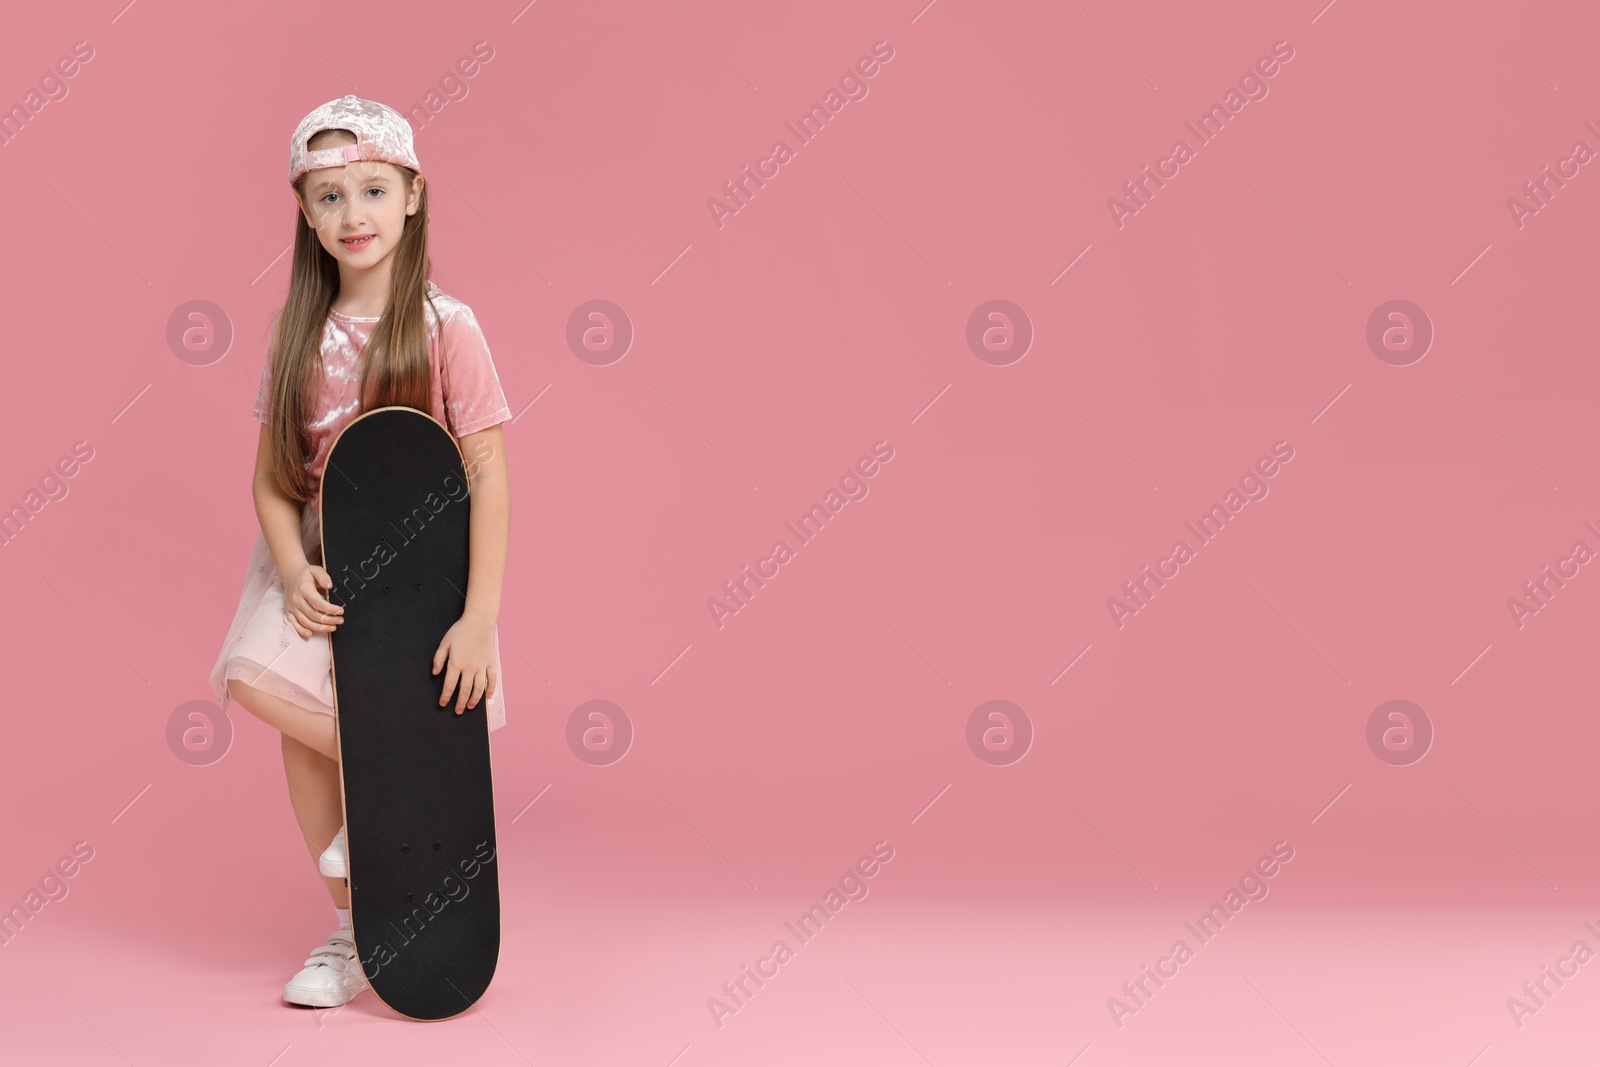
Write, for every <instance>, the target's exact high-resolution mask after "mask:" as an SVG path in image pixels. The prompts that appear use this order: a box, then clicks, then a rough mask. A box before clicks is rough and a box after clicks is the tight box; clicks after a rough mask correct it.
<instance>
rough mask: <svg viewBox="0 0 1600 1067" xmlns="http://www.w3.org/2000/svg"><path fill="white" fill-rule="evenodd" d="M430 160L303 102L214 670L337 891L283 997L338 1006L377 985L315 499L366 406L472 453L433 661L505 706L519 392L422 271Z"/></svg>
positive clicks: (349, 105) (366, 122)
mask: <svg viewBox="0 0 1600 1067" xmlns="http://www.w3.org/2000/svg"><path fill="white" fill-rule="evenodd" d="M420 169H421V168H420V165H419V164H418V163H417V158H416V154H415V152H414V150H413V148H412V134H411V126H410V124H409V123H407V122H406V120H405V119H404V118H403V117H402V116H401V115H400V114H399V113H398V112H395V111H394V110H392V109H390V108H388V107H385V106H384V105H383V104H380V103H376V102H375V101H371V100H362V99H359V98H358V97H356V96H354V95H350V96H345V97H343V98H342V99H339V100H331V101H329V102H328V103H326V104H323V105H322V106H321V107H319V108H317V109H316V110H315V111H313V112H311V114H309V115H307V116H306V117H305V118H304V119H303V120H301V122H300V125H299V127H298V128H297V129H296V130H295V132H294V138H293V140H292V141H291V142H290V145H289V184H290V186H291V187H292V188H293V189H294V193H295V199H296V201H297V203H298V205H299V210H298V212H297V214H296V216H295V240H294V261H293V263H292V265H291V267H290V273H289V294H288V298H287V300H286V301H285V302H284V306H283V308H282V309H281V311H280V312H279V315H278V317H277V319H276V320H275V322H274V328H273V331H272V340H271V344H270V351H269V354H268V358H267V363H266V366H265V368H264V369H263V371H262V375H261V384H260V388H259V391H258V392H257V395H256V404H255V411H254V417H255V418H256V419H257V420H258V421H259V422H261V437H260V443H259V445H258V446H257V452H256V467H255V476H254V490H253V491H254V496H255V507H256V516H257V518H258V519H259V520H260V523H261V530H260V532H259V533H258V534H257V535H256V542H255V548H254V550H253V551H252V552H251V555H250V564H249V567H248V569H247V570H246V572H245V586H244V594H243V595H242V596H241V597H240V600H239V610H238V613H237V614H236V615H235V616H234V620H233V625H232V626H231V627H230V628H229V630H228V635H227V638H226V640H225V641H224V642H223V646H222V652H221V654H220V655H219V656H218V657H217V663H216V666H215V667H213V668H212V671H211V687H212V689H213V690H214V691H215V692H216V695H217V699H218V700H219V701H220V702H221V705H222V707H223V708H226V707H227V705H228V701H229V699H230V698H231V699H235V700H237V701H238V702H239V703H240V704H241V705H243V706H244V707H245V708H246V709H247V710H249V711H250V712H251V713H252V714H254V715H256V716H257V717H258V718H260V719H261V720H262V721H263V722H266V723H267V724H268V725H270V726H272V727H273V728H275V729H277V730H279V731H281V732H282V734H283V767H284V773H285V775H286V776H287V778H288V784H289V798H290V801H291V802H292V803H293V806H294V813H295V818H296V819H298V820H299V823H300V832H301V835H302V836H303V837H305V839H306V844H307V846H308V847H309V848H310V851H311V855H312V857H313V858H314V859H316V860H317V865H318V869H319V871H320V872H321V873H322V874H323V876H324V881H325V884H326V885H327V888H328V892H329V893H331V894H332V896H333V902H334V910H335V913H336V914H337V917H338V922H339V929H337V930H336V931H334V933H333V935H332V936H330V937H329V938H328V943H327V944H326V945H322V946H319V947H318V948H316V949H315V950H313V951H312V953H311V957H310V958H309V959H308V960H306V963H305V968H304V969H303V970H302V971H301V972H300V973H299V974H297V975H295V976H294V977H293V978H291V979H290V980H289V982H288V984H287V985H286V986H285V987H284V999H285V1000H286V1001H288V1002H289V1003H291V1004H305V1005H310V1006H316V1007H334V1006H337V1005H341V1004H344V1003H346V1002H347V1001H349V1000H350V999H351V998H352V997H354V996H355V995H356V994H357V993H359V992H360V991H361V990H362V989H364V988H366V985H367V982H366V976H365V975H364V974H363V973H362V970H361V966H360V963H359V961H358V960H357V957H356V952H355V946H354V944H353V943H352V940H351V933H350V910H349V908H350V891H349V889H348V888H347V886H346V885H345V882H344V878H345V874H346V869H345V840H344V827H343V826H342V825H341V813H342V810H343V809H342V802H341V797H340V777H339V764H338V759H339V746H338V737H337V733H336V729H337V723H336V720H335V715H334V707H333V699H334V697H333V679H332V673H331V671H330V665H331V663H332V650H331V647H330V640H331V639H330V638H329V636H328V635H329V634H331V633H332V632H333V631H334V628H335V627H337V626H338V625H339V623H340V621H341V617H342V615H343V614H344V609H343V608H342V607H340V606H338V605H335V604H333V603H332V602H330V601H329V600H328V599H327V598H326V596H325V595H324V593H323V590H328V589H331V588H332V586H333V580H332V578H331V577H330V576H329V574H328V572H327V571H326V570H324V569H323V567H322V551H321V548H322V546H321V543H320V537H321V524H320V522H319V516H318V508H317V502H318V499H319V494H320V489H321V483H322V476H323V467H324V464H325V463H326V461H327V454H328V449H329V447H330V446H331V445H332V443H333V440H334V438H335V437H337V436H338V434H339V431H340V430H341V429H343V428H344V426H345V425H346V424H348V423H349V422H350V421H351V420H352V419H354V418H355V417H356V416H357V415H359V414H361V413H362V412H363V411H367V410H370V409H372V408H375V407H383V406H385V405H392V404H400V405H405V406H408V407H414V408H418V409H420V410H422V411H426V412H428V413H429V414H431V415H432V416H433V417H434V418H436V419H438V420H439V421H440V422H442V423H444V425H446V426H447V427H449V430H450V432H451V434H453V435H454V436H455V437H456V438H457V440H458V442H459V444H460V446H461V450H462V452H463V454H464V455H465V457H466V459H467V463H466V467H467V470H468V471H469V472H470V474H471V486H472V498H471V499H472V505H471V508H472V510H471V544H470V553H471V555H470V564H469V571H468V580H467V609H466V611H465V612H464V613H463V614H462V616H461V618H460V619H459V620H457V621H456V623H455V624H454V625H452V626H451V627H450V629H449V631H447V632H446V633H445V635H444V638H443V639H442V640H441V641H440V643H439V648H438V651H437V652H436V653H435V654H434V657H433V665H432V666H433V673H434V674H435V675H439V674H440V671H441V670H443V672H444V673H443V675H442V676H441V678H440V682H441V688H440V694H439V704H440V706H445V705H446V704H448V703H449V702H450V700H451V699H452V698H453V699H454V700H455V709H454V711H455V713H456V714H458V715H461V714H475V713H476V714H484V715H486V717H487V719H488V725H489V729H491V730H493V729H498V728H499V727H501V726H503V725H505V721H506V713H505V698H504V696H503V694H502V692H501V674H500V643H499V631H498V629H497V628H496V626H495V619H496V618H497V617H498V615H499V612H500V585H501V577H502V575H503V574H504V572H505V557H506V540H507V535H508V530H509V524H510V507H511V502H510V492H509V489H508V487H507V478H506V464H505V442H504V438H503V436H502V431H501V427H500V425H499V424H500V423H502V422H505V421H506V420H508V419H510V418H511V410H510V408H509V407H507V405H506V398H505V394H504V393H503V392H502V391H501V389H500V379H499V377H498V375H496V373H495V369H494V362H493V361H492V360H491V359H490V357H489V348H488V344H487V343H486V342H485V340H484V337H483V332H482V330H480V329H479V327H478V321H477V318H476V317H475V316H474V315H473V313H472V309H471V308H469V307H468V306H467V305H466V304H463V303H462V302H461V301H459V300H457V299H455V298H454V297H452V296H448V295H446V294H445V293H444V292H442V291H441V290H440V289H439V287H438V286H436V285H434V284H433V282H432V281H431V280H429V275H430V273H431V272H432V266H431V263H430V262H429V259H428V192H427V186H426V183H425V182H424V181H423V179H422V177H421V175H420V173H419V171H420ZM480 700H481V702H482V704H483V711H482V712H478V710H477V709H478V706H479V702H480Z"/></svg>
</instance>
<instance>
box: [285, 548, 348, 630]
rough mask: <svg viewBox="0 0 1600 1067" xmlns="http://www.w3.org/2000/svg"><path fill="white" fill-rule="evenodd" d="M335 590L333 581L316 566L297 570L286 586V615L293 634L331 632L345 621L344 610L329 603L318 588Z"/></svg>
mask: <svg viewBox="0 0 1600 1067" xmlns="http://www.w3.org/2000/svg"><path fill="white" fill-rule="evenodd" d="M318 586H321V587H322V588H323V589H332V588H333V578H332V576H330V575H329V574H328V572H327V571H325V570H323V569H322V568H321V567H319V566H317V565H316V564H315V563H309V562H308V563H306V564H305V566H303V567H300V568H298V569H297V570H295V571H294V572H293V573H292V574H291V575H290V576H289V580H288V581H286V582H284V583H283V613H284V614H285V615H287V616H289V621H290V622H291V623H293V624H294V632H295V633H297V634H299V635H300V636H301V637H310V636H311V635H312V634H314V633H332V632H333V628H334V627H335V626H337V625H339V623H341V622H343V621H344V618H343V616H344V608H342V607H340V606H339V605H338V604H334V603H332V602H330V601H329V600H328V599H327V598H325V597H324V596H323V595H322V594H321V593H319V592H318V591H317V587H318Z"/></svg>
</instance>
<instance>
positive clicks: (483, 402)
mask: <svg viewBox="0 0 1600 1067" xmlns="http://www.w3.org/2000/svg"><path fill="white" fill-rule="evenodd" d="M440 347H441V352H440V356H439V363H440V369H441V374H440V391H441V392H442V393H443V395H444V412H445V420H446V422H447V423H448V424H449V427H450V432H451V433H452V434H454V435H455V436H457V437H465V436H466V435H467V434H469V433H477V432H478V431H479V430H486V429H488V428H489V427H490V426H494V425H496V424H497V423H502V422H505V421H507V420H508V419H510V418H511V407H510V405H508V404H507V403H506V394H505V392H504V391H503V390H502V389H501V388H500V376H499V375H498V374H496V373H495V369H494V360H493V359H492V358H490V356H489V343H488V342H487V341H486V340H484V336H483V330H482V329H481V328H480V327H479V326H478V317H477V316H476V315H474V314H473V313H472V309H471V308H470V307H468V306H467V305H465V304H462V305H461V306H460V307H459V308H457V309H456V311H455V312H454V314H452V315H451V316H450V317H449V318H448V319H447V320H445V324H444V332H443V335H442V337H441V339H440Z"/></svg>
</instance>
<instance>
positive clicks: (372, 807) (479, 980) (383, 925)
mask: <svg viewBox="0 0 1600 1067" xmlns="http://www.w3.org/2000/svg"><path fill="white" fill-rule="evenodd" d="M470 504H471V499H470V485H469V482H468V479H467V475H466V471H465V469H464V465H463V463H462V457H461V450H460V447H459V446H458V445H457V443H456V440H455V438H454V437H452V436H451V435H450V432H449V431H448V430H447V429H445V427H444V426H443V425H441V424H440V423H439V421H438V420H437V419H435V418H433V417H432V416H430V415H428V414H426V413H424V412H421V411H418V410H416V409H415V408H408V407H381V408H375V409H373V410H372V411H368V412H366V413H364V414H362V415H359V416H357V417H356V418H355V419H353V420H351V421H350V423H349V424H348V425H346V426H345V427H344V429H343V430H341V431H340V433H339V435H338V436H337V437H336V438H335V439H334V442H333V446H332V447H331V448H330V449H329V451H328V460H327V463H326V466H325V469H324V471H323V475H322V499H321V504H320V516H319V518H320V521H321V524H322V555H323V567H324V568H326V569H327V571H328V574H329V576H330V577H332V579H333V583H334V584H333V589H331V590H329V591H328V592H327V593H326V594H325V595H326V596H327V598H328V599H329V600H330V601H332V602H333V603H335V604H339V605H341V606H343V607H344V621H342V622H341V623H340V624H339V625H338V626H337V627H335V628H334V630H333V632H332V633H331V634H329V635H328V636H329V640H330V643H331V647H332V652H333V664H334V670H333V691H334V707H335V711H336V713H337V720H338V738H339V757H340V764H339V766H340V769H341V774H342V777H343V787H344V788H343V794H344V815H345V836H346V842H347V845H346V849H347V851H346V855H347V857H348V862H349V867H348V870H349V879H348V881H349V886H350V920H351V926H352V927H353V934H354V938H355V944H356V951H357V953H358V955H359V957H360V959H361V967H362V970H363V972H365V974H366V976H367V981H368V983H369V984H370V985H371V986H372V991H373V993H374V994H375V995H376V996H377V997H378V999H379V1000H381V1001H383V1003H384V1004H386V1005H388V1006H389V1007H390V1008H391V1009H393V1010H394V1011H396V1012H398V1013H399V1014H401V1015H404V1016H407V1017H409V1018H412V1019H427V1020H432V1019H447V1018H450V1017H451V1016H454V1015H459V1014H461V1013H462V1012H464V1011H466V1010H467V1009H468V1008H469V1007H471V1006H472V1004H473V1003H474V1002H475V1001H476V1000H477V999H478V998H479V997H480V996H482V994H483V991H484V990H485V989H486V988H488V985H489V981H490V979H492V978H493V977H494V971H495V965H496V963H497V962H498V959H499V955H500V873H499V872H500V869H499V864H498V863H497V862H496V846H495V826H494V790H493V785H492V782H491V777H490V762H489V726H488V721H487V718H486V715H485V705H486V698H483V697H480V698H479V700H478V706H477V707H476V708H469V709H467V710H466V711H465V712H463V713H462V714H460V715H457V714H456V711H455V708H456V700H457V694H456V693H454V692H452V694H451V697H450V702H449V703H448V704H447V705H446V706H444V707H440V706H439V694H440V692H441V690H442V689H443V687H444V675H445V672H444V671H443V670H441V671H440V672H439V673H438V674H437V675H435V674H433V673H432V671H433V654H434V652H435V651H436V650H437V649H438V647H439V641H440V640H441V639H442V638H443V637H444V635H445V632H446V631H447V630H448V629H449V628H450V627H451V625H453V624H454V623H455V621H456V620H457V619H458V618H460V617H461V615H462V614H463V613H464V612H465V611H467V610H470V609H469V608H467V606H466V590H467V553H468V546H469V543H470V542H469V537H468V533H469V530H470V523H469V519H470V511H471V509H470Z"/></svg>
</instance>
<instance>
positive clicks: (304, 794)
mask: <svg viewBox="0 0 1600 1067" xmlns="http://www.w3.org/2000/svg"><path fill="white" fill-rule="evenodd" d="M228 691H229V692H230V693H232V694H233V698H234V699H235V700H237V701H238V702H239V704H240V706H242V707H243V708H244V709H245V710H247V711H249V712H250V713H252V714H253V715H255V716H256V717H257V718H259V719H260V720H261V721H263V722H265V723H266V724H267V725H269V726H272V727H274V728H275V729H277V730H278V731H279V732H281V733H282V734H283V773H284V777H285V778H286V779H287V781H288V784H289V801H290V803H291V804H292V805H293V806H294V815H295V818H296V819H297V820H298V821H299V823H300V834H301V836H302V837H304V838H305V841H306V848H307V849H308V850H309V851H310V853H311V859H312V863H313V866H315V863H316V860H317V859H318V858H320V857H321V855H322V852H323V850H324V849H326V848H327V847H328V846H329V845H330V844H332V843H333V838H334V835H335V834H337V833H338V832H339V827H340V826H342V825H344V808H343V801H342V798H341V795H340V784H339V739H338V734H337V732H336V730H337V724H336V723H335V722H334V718H333V716H331V715H323V714H321V713H319V712H315V711H310V710H308V709H306V708H302V707H301V706H300V705H298V704H293V703H291V702H289V701H287V700H284V699H283V698H282V697H279V696H274V695H273V694H271V693H266V692H263V691H261V690H259V689H256V688H255V687H254V686H250V685H247V684H245V683H244V682H243V681H241V680H240V679H238V678H231V679H229V680H228ZM318 877H322V876H321V875H320V874H319V875H318ZM322 881H323V884H324V885H326V886H327V887H328V894H329V895H330V896H331V897H333V903H334V904H335V905H336V906H337V907H341V908H348V907H349V906H350V890H349V888H348V887H347V886H346V885H345V884H344V879H342V878H325V877H324V878H322Z"/></svg>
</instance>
